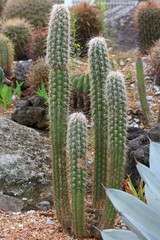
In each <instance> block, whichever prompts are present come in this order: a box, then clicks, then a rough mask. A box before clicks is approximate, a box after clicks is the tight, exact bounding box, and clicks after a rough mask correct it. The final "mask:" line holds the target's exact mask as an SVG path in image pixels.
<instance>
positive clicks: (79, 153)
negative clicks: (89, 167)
mask: <svg viewBox="0 0 160 240" xmlns="http://www.w3.org/2000/svg"><path fill="white" fill-rule="evenodd" d="M86 123H87V121H86V117H85V116H84V114H82V113H73V114H71V115H70V118H69V122H68V132H67V149H68V158H69V179H70V192H71V211H72V225H73V232H74V235H75V236H76V237H77V238H82V237H83V236H84V232H85V231H84V227H85V223H84V221H85V220H84V213H85V209H84V198H85V197H84V196H85V181H86V130H87V127H86V126H87V125H86Z"/></svg>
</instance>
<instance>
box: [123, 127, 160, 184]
mask: <svg viewBox="0 0 160 240" xmlns="http://www.w3.org/2000/svg"><path fill="white" fill-rule="evenodd" d="M149 139H151V140H152V141H154V142H160V124H158V125H157V126H156V127H154V128H152V129H151V130H150V131H148V132H144V133H142V134H141V135H140V136H139V137H137V138H135V139H133V140H131V141H129V142H128V144H127V156H126V162H125V177H127V176H128V175H129V174H131V180H132V183H133V185H134V186H135V187H137V186H138V184H139V180H140V176H139V173H138V171H137V169H136V161H138V162H140V163H143V164H145V165H146V166H148V165H149Z"/></svg>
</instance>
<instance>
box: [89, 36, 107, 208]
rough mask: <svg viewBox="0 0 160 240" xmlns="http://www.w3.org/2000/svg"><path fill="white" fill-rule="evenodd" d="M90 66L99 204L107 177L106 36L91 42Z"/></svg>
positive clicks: (96, 199) (95, 181)
mask: <svg viewBox="0 0 160 240" xmlns="http://www.w3.org/2000/svg"><path fill="white" fill-rule="evenodd" d="M89 68H90V75H91V80H90V81H91V82H90V84H91V106H92V117H93V123H94V128H95V160H94V189H93V192H94V193H93V197H94V204H95V205H97V204H98V205H99V204H101V201H102V200H103V199H104V197H105V194H104V189H103V188H102V185H101V184H102V183H103V184H104V185H106V178H107V160H106V154H107V152H106V151H107V141H106V124H107V122H106V121H107V114H106V103H105V97H104V95H105V82H106V75H107V73H108V71H109V59H108V51H107V47H106V43H105V40H104V38H102V37H96V38H93V39H92V40H91V41H90V42H89Z"/></svg>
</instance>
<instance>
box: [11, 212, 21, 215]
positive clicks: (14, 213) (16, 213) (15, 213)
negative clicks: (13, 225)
mask: <svg viewBox="0 0 160 240" xmlns="http://www.w3.org/2000/svg"><path fill="white" fill-rule="evenodd" d="M12 214H13V215H19V214H21V212H12Z"/></svg>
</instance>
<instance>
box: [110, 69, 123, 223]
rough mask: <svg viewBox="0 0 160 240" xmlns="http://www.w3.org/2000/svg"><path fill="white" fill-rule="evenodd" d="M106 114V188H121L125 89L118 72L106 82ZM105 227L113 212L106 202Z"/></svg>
mask: <svg viewBox="0 0 160 240" xmlns="http://www.w3.org/2000/svg"><path fill="white" fill-rule="evenodd" d="M106 98H107V113H108V171H107V172H108V174H109V178H108V186H109V187H113V188H115V187H116V188H121V187H122V179H123V168H124V159H125V150H126V89H125V83H124V77H123V75H122V74H121V73H119V72H110V73H109V75H108V77H107V81H106ZM106 207H107V212H106V214H107V225H108V226H111V225H112V224H113V221H114V218H115V211H114V208H113V206H112V204H111V203H110V202H109V201H108V204H107V205H106Z"/></svg>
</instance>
